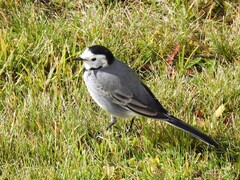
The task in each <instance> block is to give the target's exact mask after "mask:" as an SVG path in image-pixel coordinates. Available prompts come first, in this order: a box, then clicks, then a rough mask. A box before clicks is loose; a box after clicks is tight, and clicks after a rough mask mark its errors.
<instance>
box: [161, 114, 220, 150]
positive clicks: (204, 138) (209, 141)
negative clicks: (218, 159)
mask: <svg viewBox="0 0 240 180" xmlns="http://www.w3.org/2000/svg"><path fill="white" fill-rule="evenodd" d="M166 116H167V117H168V119H165V118H164V119H161V118H160V119H161V120H163V121H165V122H167V123H168V124H170V125H173V126H175V127H177V128H179V129H182V130H183V131H186V132H187V133H189V134H191V135H192V136H194V137H196V138H198V139H200V140H202V141H203V142H205V143H207V144H209V145H211V146H215V147H216V148H217V147H219V145H218V143H217V142H216V141H214V140H213V139H212V138H210V137H209V136H207V135H206V134H204V133H202V132H200V131H199V130H197V129H195V128H194V127H192V126H190V125H189V124H187V123H185V122H183V121H181V120H180V119H178V118H176V117H174V116H172V115H166Z"/></svg>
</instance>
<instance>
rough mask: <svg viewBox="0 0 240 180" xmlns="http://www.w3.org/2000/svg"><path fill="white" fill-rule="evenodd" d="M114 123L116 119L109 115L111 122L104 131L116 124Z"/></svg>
mask: <svg viewBox="0 0 240 180" xmlns="http://www.w3.org/2000/svg"><path fill="white" fill-rule="evenodd" d="M116 122H117V118H116V117H115V116H112V115H111V121H110V124H109V125H108V126H107V129H106V130H109V129H110V128H111V127H112V126H113V125H114V124H116Z"/></svg>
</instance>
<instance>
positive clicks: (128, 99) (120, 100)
mask: <svg viewBox="0 0 240 180" xmlns="http://www.w3.org/2000/svg"><path fill="white" fill-rule="evenodd" d="M112 97H113V99H114V102H115V103H117V104H120V105H121V106H125V107H127V108H128V109H130V110H132V111H133V112H135V113H137V114H141V115H144V116H148V117H155V116H157V114H158V113H157V111H155V110H154V109H152V108H151V107H148V106H147V105H145V104H144V103H142V102H141V101H139V100H138V98H137V97H134V95H133V94H128V95H126V94H123V93H121V92H119V91H117V90H116V91H115V92H114V93H112Z"/></svg>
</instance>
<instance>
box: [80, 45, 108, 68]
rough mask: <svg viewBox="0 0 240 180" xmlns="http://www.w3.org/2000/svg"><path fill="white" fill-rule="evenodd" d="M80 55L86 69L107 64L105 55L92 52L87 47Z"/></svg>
mask: <svg viewBox="0 0 240 180" xmlns="http://www.w3.org/2000/svg"><path fill="white" fill-rule="evenodd" d="M80 57H81V58H82V59H84V60H83V65H84V67H85V69H86V70H89V69H91V68H95V69H96V68H101V67H106V66H108V63H107V59H106V56H105V55H103V54H93V53H92V52H91V51H90V50H89V49H86V50H85V51H84V52H83V53H82V54H81V55H80Z"/></svg>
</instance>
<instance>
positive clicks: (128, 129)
mask: <svg viewBox="0 0 240 180" xmlns="http://www.w3.org/2000/svg"><path fill="white" fill-rule="evenodd" d="M134 119H135V118H132V120H131V123H130V126H128V127H127V129H126V134H128V133H129V132H131V130H132V126H133V123H134Z"/></svg>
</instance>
